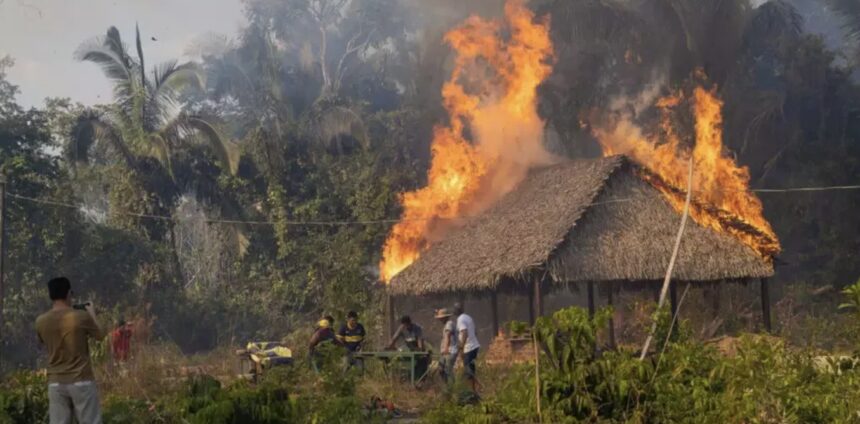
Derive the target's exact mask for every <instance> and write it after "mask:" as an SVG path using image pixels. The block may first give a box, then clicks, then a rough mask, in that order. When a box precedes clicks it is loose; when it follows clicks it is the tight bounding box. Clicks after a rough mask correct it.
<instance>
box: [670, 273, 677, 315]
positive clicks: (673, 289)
mask: <svg viewBox="0 0 860 424" xmlns="http://www.w3.org/2000/svg"><path fill="white" fill-rule="evenodd" d="M669 302H670V306H671V308H672V318H675V316H676V315H678V290H677V284H675V282H674V281H672V282H671V283H669Z"/></svg>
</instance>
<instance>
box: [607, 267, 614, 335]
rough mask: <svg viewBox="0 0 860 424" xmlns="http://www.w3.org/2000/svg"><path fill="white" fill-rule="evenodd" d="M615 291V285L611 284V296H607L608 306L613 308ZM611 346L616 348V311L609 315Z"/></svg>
mask: <svg viewBox="0 0 860 424" xmlns="http://www.w3.org/2000/svg"><path fill="white" fill-rule="evenodd" d="M614 291H615V283H612V282H610V283H609V294H607V295H606V304H607V305H608V306H609V307H612V295H613V294H614V293H613V292H614ZM609 346H611V347H612V348H613V349H614V348H615V310H614V309H613V311H612V314H611V315H609Z"/></svg>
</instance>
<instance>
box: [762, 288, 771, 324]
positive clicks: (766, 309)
mask: <svg viewBox="0 0 860 424" xmlns="http://www.w3.org/2000/svg"><path fill="white" fill-rule="evenodd" d="M761 313H762V318H763V319H764V329H765V330H766V331H767V332H768V333H770V332H771V330H772V327H771V322H770V290H769V287H768V281H767V278H762V279H761Z"/></svg>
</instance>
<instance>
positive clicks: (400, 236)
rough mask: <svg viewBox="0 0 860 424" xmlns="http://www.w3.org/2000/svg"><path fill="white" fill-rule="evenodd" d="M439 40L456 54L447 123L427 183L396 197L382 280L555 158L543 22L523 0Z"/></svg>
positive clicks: (436, 140) (445, 93)
mask: <svg viewBox="0 0 860 424" xmlns="http://www.w3.org/2000/svg"><path fill="white" fill-rule="evenodd" d="M507 32H509V33H510V37H509V38H508V39H507V40H505V39H504V38H503V37H502V35H501V34H502V33H507ZM445 41H446V42H447V43H448V44H450V45H451V47H452V48H453V50H454V52H455V54H456V57H455V61H454V69H453V71H452V73H451V77H450V79H449V80H448V81H447V82H446V83H445V85H444V86H443V87H442V97H443V101H444V106H445V109H446V110H447V111H448V115H449V123H448V125H447V126H438V127H436V128H435V129H434V135H433V142H432V144H431V154H432V159H431V163H430V169H429V170H428V174H427V185H426V186H425V187H423V188H420V189H418V190H415V191H412V192H407V193H404V194H403V195H402V196H401V203H402V205H403V215H402V216H401V219H400V222H398V223H397V224H396V225H395V226H394V227H393V228H392V230H391V232H390V233H389V235H388V239H387V240H386V242H385V246H384V248H383V259H382V261H381V263H380V265H379V270H380V277H381V278H382V280H383V281H385V282H386V283H387V282H389V281H390V280H391V278H392V277H393V276H395V275H396V274H397V273H399V272H400V271H402V270H403V269H405V268H406V267H407V266H409V265H410V264H411V263H412V262H414V261H415V260H416V259H417V258H418V256H419V255H420V253H421V252H422V251H423V250H424V249H426V248H427V247H428V246H430V245H431V244H432V243H433V242H434V241H436V240H439V239H441V238H442V237H444V236H445V234H446V233H447V231H448V230H449V229H451V228H452V227H453V226H454V225H456V224H457V221H456V219H457V218H461V217H469V216H473V215H475V214H478V213H480V212H482V211H483V210H485V209H486V208H487V207H489V206H490V205H492V204H493V203H495V201H497V200H498V199H499V198H501V197H502V196H504V195H505V194H506V193H508V192H509V191H511V190H513V189H514V187H516V185H517V184H518V183H519V182H520V181H522V179H523V178H525V176H526V173H527V172H528V170H529V169H530V168H532V167H535V166H541V165H547V164H550V163H552V162H553V161H554V160H555V159H554V158H553V156H552V155H551V154H549V153H548V152H547V151H546V150H545V149H544V147H543V143H542V142H543V127H544V123H543V121H542V120H541V119H540V117H539V116H538V114H537V93H536V89H537V87H538V85H540V83H541V82H543V80H544V79H545V78H546V77H547V76H549V74H550V73H551V71H552V67H551V65H550V63H549V60H550V59H551V58H552V54H553V53H552V43H551V42H550V37H549V21H548V20H547V19H542V20H540V21H536V20H535V16H534V14H533V13H532V12H531V11H530V10H529V9H527V8H526V7H525V6H524V4H523V1H522V0H509V1H508V2H507V4H506V5H505V19H504V22H502V21H496V20H486V19H483V18H480V17H477V16H472V17H470V18H468V19H467V20H466V21H465V22H464V23H463V24H462V25H461V26H459V27H458V28H455V29H454V30H452V31H450V32H449V33H447V34H446V35H445ZM467 133H468V134H471V140H469V138H467Z"/></svg>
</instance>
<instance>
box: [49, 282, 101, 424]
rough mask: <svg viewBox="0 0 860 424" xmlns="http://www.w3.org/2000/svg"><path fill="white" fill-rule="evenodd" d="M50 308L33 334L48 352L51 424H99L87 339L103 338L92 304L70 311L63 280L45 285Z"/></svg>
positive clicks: (67, 286) (69, 296)
mask: <svg viewBox="0 0 860 424" xmlns="http://www.w3.org/2000/svg"><path fill="white" fill-rule="evenodd" d="M48 292H49V295H50V297H51V301H52V302H53V306H52V307H51V309H50V310H49V311H48V312H45V313H44V314H42V315H39V317H38V318H36V332H37V333H38V335H39V341H41V342H42V343H43V344H44V345H45V347H46V348H47V350H48V400H49V408H48V409H49V415H50V422H51V424H67V423H71V422H72V417H73V416H74V417H75V418H76V419H77V422H78V423H79V424H101V422H102V417H101V408H100V406H99V392H98V387H96V382H95V377H94V376H93V367H92V364H91V363H90V350H89V343H88V342H89V339H94V340H100V339H102V338H103V337H104V336H105V334H104V331H103V330H102V328H101V327H100V326H99V324H98V322H97V321H96V314H95V310H94V309H93V306H92V304H87V306H86V309H85V310H79V309H75V308H73V307H72V288H71V283H69V280H68V279H66V278H63V277H60V278H54V279H52V280H51V281H49V282H48Z"/></svg>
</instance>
